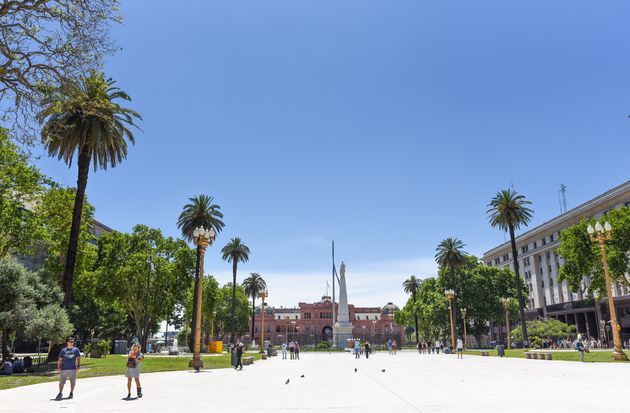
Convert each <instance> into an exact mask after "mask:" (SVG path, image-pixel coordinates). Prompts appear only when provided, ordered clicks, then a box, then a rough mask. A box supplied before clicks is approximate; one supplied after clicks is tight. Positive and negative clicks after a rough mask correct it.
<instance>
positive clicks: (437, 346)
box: [435, 340, 442, 354]
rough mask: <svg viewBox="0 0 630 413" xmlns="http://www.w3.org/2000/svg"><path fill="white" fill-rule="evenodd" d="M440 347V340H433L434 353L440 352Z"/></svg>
mask: <svg viewBox="0 0 630 413" xmlns="http://www.w3.org/2000/svg"><path fill="white" fill-rule="evenodd" d="M440 347H442V343H440V340H437V341H436V342H435V353H436V354H440Z"/></svg>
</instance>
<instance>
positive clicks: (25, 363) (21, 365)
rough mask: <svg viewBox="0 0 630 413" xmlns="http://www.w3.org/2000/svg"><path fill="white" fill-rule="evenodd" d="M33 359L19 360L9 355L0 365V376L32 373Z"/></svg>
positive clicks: (28, 357)
mask: <svg viewBox="0 0 630 413" xmlns="http://www.w3.org/2000/svg"><path fill="white" fill-rule="evenodd" d="M32 372H33V359H31V356H26V357H24V358H22V359H21V358H19V357H17V356H14V355H12V354H9V355H8V356H6V357H5V358H4V360H3V361H2V364H0V376H11V375H13V374H22V373H32Z"/></svg>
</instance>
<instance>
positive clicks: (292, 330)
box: [291, 320, 295, 335]
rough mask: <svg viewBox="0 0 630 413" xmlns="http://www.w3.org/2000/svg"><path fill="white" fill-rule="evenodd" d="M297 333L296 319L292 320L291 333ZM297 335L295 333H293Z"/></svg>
mask: <svg viewBox="0 0 630 413" xmlns="http://www.w3.org/2000/svg"><path fill="white" fill-rule="evenodd" d="M293 333H295V320H291V334H293ZM293 335H295V334H293Z"/></svg>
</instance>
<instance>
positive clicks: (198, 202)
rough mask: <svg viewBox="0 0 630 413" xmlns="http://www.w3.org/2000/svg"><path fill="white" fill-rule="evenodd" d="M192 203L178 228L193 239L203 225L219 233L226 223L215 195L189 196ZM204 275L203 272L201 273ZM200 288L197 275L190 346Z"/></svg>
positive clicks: (184, 212) (184, 213)
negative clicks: (196, 230)
mask: <svg viewBox="0 0 630 413" xmlns="http://www.w3.org/2000/svg"><path fill="white" fill-rule="evenodd" d="M188 200H189V201H190V203H188V204H186V205H184V208H183V210H182V212H181V213H180V214H179V218H178V219H177V228H179V229H180V230H181V231H182V236H183V237H184V238H185V239H186V240H188V241H193V238H194V236H193V233H194V231H195V228H198V227H203V228H206V229H211V228H213V229H214V231H215V232H216V233H217V234H219V233H220V232H221V231H222V230H223V227H224V226H225V224H224V223H223V220H222V218H223V213H222V212H221V207H220V206H219V205H216V204H213V202H214V197H212V196H208V195H204V194H201V195H198V196H194V197H192V198H188ZM200 259H201V251H200V250H199V247H197V265H199V260H200ZM201 275H202V276H203V274H201ZM198 288H199V279H198V278H197V276H195V285H194V287H193V303H192V305H193V308H192V317H191V319H192V321H191V324H190V330H191V331H192V334H191V337H190V343H189V345H190V347H191V348H192V347H193V343H194V341H195V338H194V334H195V326H194V323H195V319H196V314H197V300H198V297H197V289H198Z"/></svg>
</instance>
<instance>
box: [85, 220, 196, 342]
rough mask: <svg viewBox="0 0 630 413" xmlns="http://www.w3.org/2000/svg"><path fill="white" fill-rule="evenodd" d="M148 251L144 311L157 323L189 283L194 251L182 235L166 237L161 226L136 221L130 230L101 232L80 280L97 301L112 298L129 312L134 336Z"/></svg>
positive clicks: (141, 310)
mask: <svg viewBox="0 0 630 413" xmlns="http://www.w3.org/2000/svg"><path fill="white" fill-rule="evenodd" d="M149 256H152V259H153V263H154V269H153V270H152V271H151V288H150V296H149V303H148V306H147V313H146V315H147V320H148V321H147V322H148V324H149V326H154V327H155V326H157V323H158V322H159V321H161V320H162V319H163V318H164V316H165V314H169V313H172V312H173V311H174V308H175V306H176V304H177V303H181V302H184V300H185V299H186V292H187V291H188V290H189V289H190V287H191V283H192V277H193V268H194V255H193V252H192V250H191V249H190V248H188V246H187V245H186V243H185V242H184V241H183V240H174V239H173V238H170V237H169V238H165V237H164V236H163V235H162V232H161V231H160V230H158V229H153V228H149V227H147V226H144V225H136V226H135V227H134V228H133V231H132V233H131V234H125V233H121V232H117V231H112V232H109V233H107V234H103V235H102V236H101V237H100V238H99V239H98V257H97V260H96V264H95V268H94V270H93V271H91V272H87V273H86V274H85V279H83V280H81V284H82V285H83V286H85V288H87V289H89V291H90V293H91V294H93V295H94V297H96V299H97V301H98V302H99V303H112V304H113V305H115V306H116V308H120V309H121V310H122V311H124V312H125V313H126V314H127V315H128V316H129V318H130V319H131V322H132V324H133V330H134V334H135V335H136V336H137V337H141V334H142V331H143V321H144V316H145V302H146V298H145V295H146V286H147V285H146V283H147V271H148V267H147V258H148V257H149Z"/></svg>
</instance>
